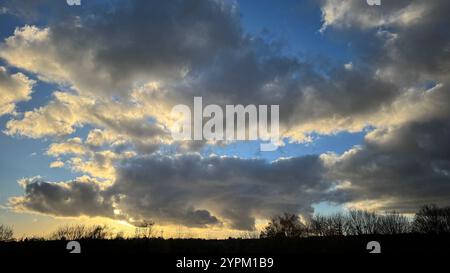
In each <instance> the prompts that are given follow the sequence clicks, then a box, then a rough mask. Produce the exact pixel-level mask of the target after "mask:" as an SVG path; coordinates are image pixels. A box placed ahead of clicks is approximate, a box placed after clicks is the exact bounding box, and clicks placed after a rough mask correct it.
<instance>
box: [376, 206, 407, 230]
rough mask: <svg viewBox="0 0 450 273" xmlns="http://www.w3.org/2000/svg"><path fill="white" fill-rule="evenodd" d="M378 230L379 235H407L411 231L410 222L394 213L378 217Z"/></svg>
mask: <svg viewBox="0 0 450 273" xmlns="http://www.w3.org/2000/svg"><path fill="white" fill-rule="evenodd" d="M378 228H379V232H380V233H381V234H402V233H408V232H410V231H411V222H410V221H409V219H408V218H407V217H406V216H404V215H401V214H400V213H398V212H395V211H394V212H390V213H387V214H386V215H381V216H379V223H378Z"/></svg>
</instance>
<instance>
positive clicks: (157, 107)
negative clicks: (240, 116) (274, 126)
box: [0, 0, 450, 235]
mask: <svg viewBox="0 0 450 273" xmlns="http://www.w3.org/2000/svg"><path fill="white" fill-rule="evenodd" d="M449 13H450V2H449V1H447V0H435V1H426V0H395V1H394V0H391V1H388V0H383V1H382V4H381V6H369V5H367V3H366V1H362V0H344V1H341V0H317V1H314V0H303V1H302V0H297V1H266V0H263V1H259V0H258V1H256V0H255V1H252V0H245V1H231V0H230V1H227V0H224V1H221V0H211V1H206V0H205V1H203V0H202V1H181V0H174V1H149V0H145V1H144V0H137V1H120V0H109V1H100V0H99V1H95V0H94V1H82V2H81V6H69V5H67V3H66V1H63V0H54V1H50V0H36V1H25V0H24V1H17V0H14V1H13V0H0V127H1V134H0V148H1V152H0V222H1V223H6V224H9V225H12V226H14V228H15V229H16V231H17V232H18V233H19V235H21V234H42V233H45V232H48V231H49V230H50V229H52V228H54V227H55V226H57V225H61V224H64V223H79V222H83V223H88V222H89V223H91V222H96V223H99V222H102V223H108V224H113V225H116V226H117V227H118V228H121V227H123V228H125V227H130V226H133V225H139V224H140V223H141V222H142V221H145V220H150V219H151V220H153V221H155V222H156V223H157V224H158V225H160V226H161V227H162V228H164V229H168V230H170V229H192V230H194V231H195V232H197V233H199V234H206V233H203V231H206V230H207V231H208V232H211V231H217V232H218V233H221V232H222V234H224V232H238V231H247V230H254V229H255V228H257V227H258V225H259V224H260V223H264V221H265V220H266V219H267V218H269V217H271V216H273V215H275V214H279V213H282V212H290V213H297V214H301V215H302V216H305V217H307V216H308V215H312V214H313V213H330V212H333V211H340V210H345V209H347V208H363V209H370V210H377V211H392V210H396V211H400V212H404V213H411V212H414V211H415V210H416V209H417V207H419V206H421V205H423V204H427V203H435V204H438V205H450V141H449V139H450V107H449V106H450V105H449V104H450V88H449V84H450V74H449V72H450V33H449V32H450V17H449V16H448V14H449ZM195 96H201V97H202V98H203V103H204V104H218V105H226V104H235V105H236V104H243V105H248V104H254V105H279V107H280V134H281V136H282V140H283V143H279V145H280V146H279V147H278V149H277V150H276V151H273V152H261V151H260V150H259V147H260V146H259V144H260V141H235V142H226V143H224V142H205V141H176V140H174V139H173V138H172V137H171V133H170V128H171V127H172V126H173V123H174V119H173V117H172V116H171V115H170V110H171V109H172V107H173V106H174V105H177V104H187V105H191V104H192V102H193V98H194V97H195Z"/></svg>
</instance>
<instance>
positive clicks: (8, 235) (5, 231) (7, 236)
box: [0, 225, 14, 242]
mask: <svg viewBox="0 0 450 273" xmlns="http://www.w3.org/2000/svg"><path fill="white" fill-rule="evenodd" d="M13 236H14V231H13V229H12V228H11V227H8V226H5V225H0V241H1V242H5V241H11V240H12V238H13Z"/></svg>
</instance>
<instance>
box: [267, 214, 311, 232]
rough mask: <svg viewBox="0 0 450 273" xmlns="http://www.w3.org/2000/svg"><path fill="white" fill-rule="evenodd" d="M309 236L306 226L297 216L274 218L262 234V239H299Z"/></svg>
mask: <svg viewBox="0 0 450 273" xmlns="http://www.w3.org/2000/svg"><path fill="white" fill-rule="evenodd" d="M307 234H308V232H307V228H306V226H305V225H304V224H303V223H302V222H301V221H300V219H299V217H298V216H297V215H295V214H289V213H285V214H284V215H281V216H275V217H273V218H272V219H271V220H270V222H269V224H268V225H267V226H266V227H265V229H264V230H263V231H262V232H261V235H260V237H261V238H298V237H305V236H306V235H307Z"/></svg>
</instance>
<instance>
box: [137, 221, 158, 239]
mask: <svg viewBox="0 0 450 273" xmlns="http://www.w3.org/2000/svg"><path fill="white" fill-rule="evenodd" d="M154 225H155V223H154V222H152V221H147V220H145V221H142V222H141V223H139V224H137V225H136V228H135V230H134V237H135V238H141V239H148V238H153V237H155V234H154V230H153V227H154Z"/></svg>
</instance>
